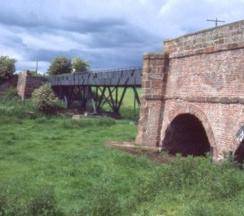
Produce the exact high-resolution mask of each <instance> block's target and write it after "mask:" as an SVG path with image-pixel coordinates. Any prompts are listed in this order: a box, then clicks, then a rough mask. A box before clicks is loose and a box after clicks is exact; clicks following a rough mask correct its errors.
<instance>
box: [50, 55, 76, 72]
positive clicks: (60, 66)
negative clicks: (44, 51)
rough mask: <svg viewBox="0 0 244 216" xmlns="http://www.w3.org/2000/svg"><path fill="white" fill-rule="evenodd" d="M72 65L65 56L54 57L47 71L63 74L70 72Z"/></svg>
mask: <svg viewBox="0 0 244 216" xmlns="http://www.w3.org/2000/svg"><path fill="white" fill-rule="evenodd" d="M71 70H72V65H71V61H70V60H69V59H68V58H66V57H62V56H61V57H56V58H55V59H54V60H53V61H52V63H51V65H50V67H49V69H48V73H49V75H57V74H65V73H71Z"/></svg>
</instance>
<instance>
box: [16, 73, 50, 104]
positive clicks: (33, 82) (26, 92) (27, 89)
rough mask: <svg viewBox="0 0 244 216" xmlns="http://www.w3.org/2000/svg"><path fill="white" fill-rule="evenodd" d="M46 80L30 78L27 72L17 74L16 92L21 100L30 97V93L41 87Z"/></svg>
mask: <svg viewBox="0 0 244 216" xmlns="http://www.w3.org/2000/svg"><path fill="white" fill-rule="evenodd" d="M46 81H47V79H46V78H45V77H40V76H32V74H31V73H29V72H28V71H26V72H22V73H19V74H18V83H17V92H18V95H19V96H20V97H21V98H22V100H24V99H26V98H29V97H31V94H32V92H33V91H34V90H35V89H36V88H38V87H40V86H41V85H43V84H44V83H45V82H46Z"/></svg>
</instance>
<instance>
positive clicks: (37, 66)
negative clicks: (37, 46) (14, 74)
mask: <svg viewBox="0 0 244 216" xmlns="http://www.w3.org/2000/svg"><path fill="white" fill-rule="evenodd" d="M37 73H38V58H36V74H37Z"/></svg>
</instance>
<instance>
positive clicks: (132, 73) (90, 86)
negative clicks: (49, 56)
mask: <svg viewBox="0 0 244 216" xmlns="http://www.w3.org/2000/svg"><path fill="white" fill-rule="evenodd" d="M141 74H142V69H141V68H127V69H111V70H94V71H88V72H77V73H72V74H61V75H55V76H51V77H50V78H49V81H50V83H51V86H52V88H53V90H54V91H55V93H56V95H57V96H58V97H59V98H60V99H62V100H64V101H65V103H66V105H67V106H68V107H69V106H71V105H72V104H73V102H75V101H76V102H79V103H80V106H81V108H82V109H84V110H87V109H88V108H87V107H88V105H89V107H92V111H93V112H94V113H98V112H101V111H102V108H103V107H104V106H105V105H109V107H110V108H111V110H112V111H113V112H114V113H116V114H119V111H120V108H121V105H122V104H123V100H124V97H125V94H126V91H127V90H128V89H131V90H132V92H133V97H134V98H133V99H134V107H135V106H136V105H140V99H139V95H138V91H137V89H138V88H140V87H141Z"/></svg>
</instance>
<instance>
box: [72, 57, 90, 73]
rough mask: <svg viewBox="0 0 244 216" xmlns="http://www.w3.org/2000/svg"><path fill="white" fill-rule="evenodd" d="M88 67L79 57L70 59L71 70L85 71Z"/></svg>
mask: <svg viewBox="0 0 244 216" xmlns="http://www.w3.org/2000/svg"><path fill="white" fill-rule="evenodd" d="M88 68H89V64H88V63H87V62H85V61H83V60H81V59H80V58H78V57H77V58H73V59H72V70H73V72H85V71H87V70H88Z"/></svg>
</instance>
